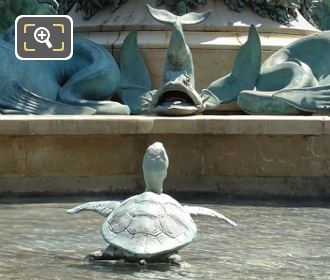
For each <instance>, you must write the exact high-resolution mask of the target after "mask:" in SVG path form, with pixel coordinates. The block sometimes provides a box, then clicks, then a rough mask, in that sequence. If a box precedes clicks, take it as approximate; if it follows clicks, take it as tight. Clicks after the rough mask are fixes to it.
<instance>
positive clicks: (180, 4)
mask: <svg viewBox="0 0 330 280" xmlns="http://www.w3.org/2000/svg"><path fill="white" fill-rule="evenodd" d="M217 1H224V2H225V3H226V5H227V6H228V7H229V8H230V9H232V10H234V11H237V12H241V11H242V10H243V9H245V8H246V6H247V7H250V8H251V9H252V10H253V11H254V12H255V13H256V14H257V15H259V16H261V17H266V16H268V17H270V18H272V19H273V20H275V21H277V22H279V23H281V24H289V23H290V21H291V20H293V19H295V18H296V17H297V10H299V11H300V13H301V14H302V15H303V16H304V17H305V18H306V19H307V20H308V21H310V22H312V9H313V7H314V6H315V5H318V3H319V1H327V0H251V1H247V0H217ZM125 2H126V1H123V0H60V4H61V11H62V13H68V12H69V11H70V9H71V8H72V7H73V5H74V4H77V6H76V8H77V9H78V10H82V11H83V13H84V19H86V20H87V19H90V18H91V17H93V16H94V15H95V14H96V13H97V12H98V11H99V10H101V9H103V8H105V7H106V6H110V7H111V10H112V11H114V10H116V9H118V8H119V6H120V5H121V4H123V3H125ZM206 3H207V0H155V4H156V6H162V5H163V6H165V7H166V8H167V9H168V10H169V11H171V12H173V13H175V14H177V15H183V14H185V13H189V12H191V11H192V10H194V9H196V8H197V7H199V6H201V5H205V4H206Z"/></svg>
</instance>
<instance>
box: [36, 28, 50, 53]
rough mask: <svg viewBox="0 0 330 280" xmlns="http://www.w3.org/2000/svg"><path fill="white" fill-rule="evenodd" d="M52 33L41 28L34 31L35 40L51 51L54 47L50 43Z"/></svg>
mask: <svg viewBox="0 0 330 280" xmlns="http://www.w3.org/2000/svg"><path fill="white" fill-rule="evenodd" d="M49 38H50V32H49V30H48V29H47V28H46V27H39V28H37V29H36V30H35V31H34V39H35V40H36V41H37V42H38V43H40V44H46V45H47V47H48V48H49V49H51V48H52V47H53V45H52V43H51V42H50V41H49Z"/></svg>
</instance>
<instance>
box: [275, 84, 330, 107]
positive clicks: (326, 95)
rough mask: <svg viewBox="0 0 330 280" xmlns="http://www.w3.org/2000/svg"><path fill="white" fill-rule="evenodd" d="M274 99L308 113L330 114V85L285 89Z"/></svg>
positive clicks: (276, 93) (277, 93) (276, 94)
mask: <svg viewBox="0 0 330 280" xmlns="http://www.w3.org/2000/svg"><path fill="white" fill-rule="evenodd" d="M273 98H274V99H277V100H283V101H285V102H287V103H288V104H290V105H292V106H294V107H296V108H298V109H300V110H303V111H306V112H312V113H313V112H320V113H322V112H324V113H329V112H330V85H325V86H317V87H306V88H298V89H297V88H296V89H295V88H293V89H283V90H280V91H277V92H275V93H273Z"/></svg>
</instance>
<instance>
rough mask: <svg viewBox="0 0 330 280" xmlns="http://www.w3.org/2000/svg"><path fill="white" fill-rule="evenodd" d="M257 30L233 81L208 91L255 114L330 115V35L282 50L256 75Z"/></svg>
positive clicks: (225, 80) (311, 37)
mask: <svg viewBox="0 0 330 280" xmlns="http://www.w3.org/2000/svg"><path fill="white" fill-rule="evenodd" d="M254 30H255V28H254V27H253V26H252V27H251V29H250V34H249V39H248V41H247V42H246V43H245V45H244V46H243V47H242V48H241V50H240V51H239V54H238V57H237V59H236V62H235V66H234V70H233V73H234V78H231V76H232V75H231V74H230V75H228V76H226V77H224V78H222V79H220V80H219V81H221V82H215V83H213V84H211V85H212V86H210V87H209V90H211V91H212V92H213V93H214V94H215V95H216V96H217V97H218V98H219V100H220V101H221V102H222V103H226V102H232V101H236V100H237V103H238V106H239V107H240V108H241V109H242V110H243V111H245V112H247V113H250V114H272V115H281V114H285V115H298V114H308V113H329V112H330V64H329V58H330V31H323V32H321V33H317V34H313V35H309V36H307V37H305V38H302V39H299V40H297V41H295V42H293V43H291V44H290V45H288V46H287V47H283V48H282V49H280V50H279V51H277V52H275V53H274V54H273V55H271V56H270V57H269V58H268V59H266V60H265V62H264V63H263V64H262V66H261V70H260V74H258V71H255V70H256V69H258V68H259V67H260V57H261V50H260V47H256V46H260V39H259V36H258V33H257V32H255V31H254ZM241 57H243V58H244V57H245V59H241ZM250 58H251V60H250ZM254 58H258V59H254ZM235 69H239V70H241V71H242V72H241V73H239V72H236V70H235ZM253 69H254V70H253ZM246 77H250V78H252V79H250V83H246ZM253 79H254V81H255V83H254V84H253V83H251V82H252V81H253ZM244 87H245V88H244Z"/></svg>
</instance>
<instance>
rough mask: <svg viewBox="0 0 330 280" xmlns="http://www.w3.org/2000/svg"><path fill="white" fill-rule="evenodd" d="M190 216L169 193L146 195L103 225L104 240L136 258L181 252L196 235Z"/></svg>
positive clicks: (131, 201)
mask: <svg viewBox="0 0 330 280" xmlns="http://www.w3.org/2000/svg"><path fill="white" fill-rule="evenodd" d="M196 231H197V229H196V224H195V222H194V221H193V219H192V218H191V216H190V214H189V213H187V212H186V211H184V209H183V207H182V206H181V205H180V204H179V203H178V202H177V201H176V200H175V199H173V198H172V197H170V196H169V195H166V194H160V195H159V194H156V193H153V192H144V193H142V194H140V195H136V196H133V197H130V198H128V199H127V200H125V201H124V202H123V203H122V204H121V205H120V206H119V207H118V208H117V209H116V210H114V211H113V212H112V213H111V214H110V215H109V216H108V218H107V219H106V221H105V222H104V224H103V226H102V234H103V237H104V239H105V240H106V241H107V242H108V243H109V244H111V245H112V246H114V247H117V248H121V249H123V250H124V251H126V252H128V253H130V254H133V255H135V256H148V257H151V256H153V255H158V254H162V253H166V252H171V251H175V250H179V249H180V248H182V247H184V246H185V245H187V244H189V243H190V242H191V241H192V240H193V239H194V237H195V235H196Z"/></svg>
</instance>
